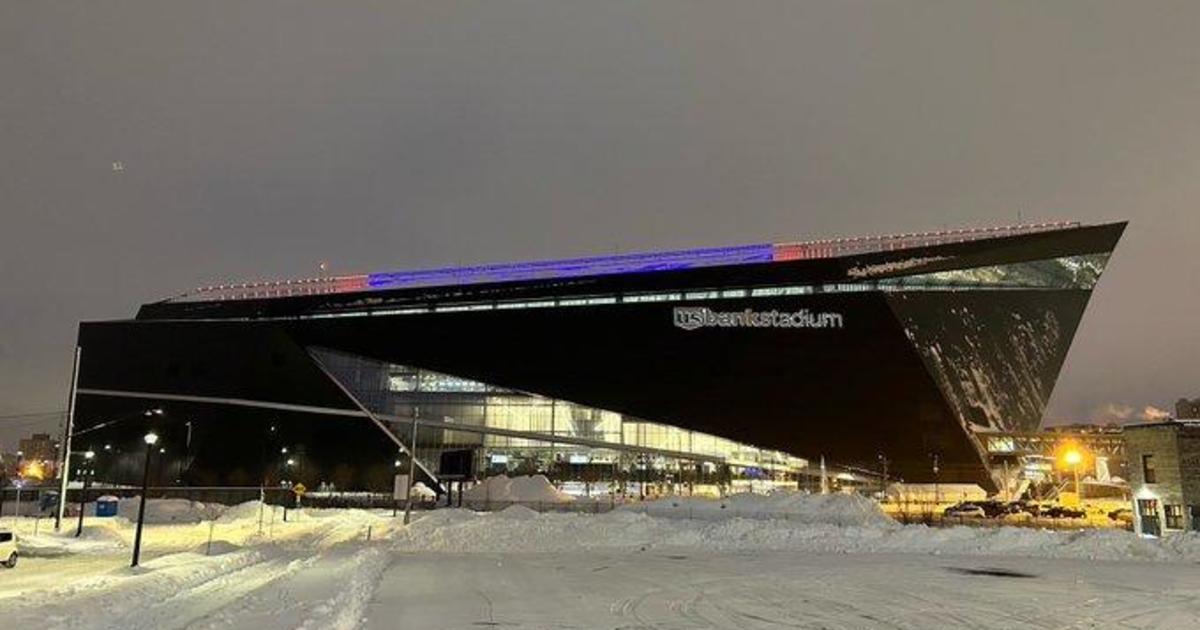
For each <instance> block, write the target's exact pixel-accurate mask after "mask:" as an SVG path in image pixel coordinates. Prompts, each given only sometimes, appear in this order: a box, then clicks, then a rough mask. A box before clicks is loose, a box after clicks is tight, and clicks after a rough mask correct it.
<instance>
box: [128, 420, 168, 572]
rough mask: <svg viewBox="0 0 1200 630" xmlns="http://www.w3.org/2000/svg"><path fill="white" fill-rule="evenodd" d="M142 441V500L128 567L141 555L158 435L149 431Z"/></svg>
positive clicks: (135, 562)
mask: <svg viewBox="0 0 1200 630" xmlns="http://www.w3.org/2000/svg"><path fill="white" fill-rule="evenodd" d="M160 413H161V412H160ZM146 414H147V415H149V414H150V412H149V411H147V412H146ZM142 440H144V441H145V442H146V469H145V471H144V472H143V473H142V500H141V502H140V503H139V504H138V520H137V533H135V534H134V536H133V564H131V565H129V566H131V567H136V566H137V565H138V559H139V556H141V553H142V523H143V522H144V521H145V520H146V493H147V492H148V491H149V489H150V455H151V454H152V453H153V452H154V445H155V444H157V443H158V434H157V433H155V432H153V431H150V432H149V433H147V434H146V435H145V436H144V437H143V438H142Z"/></svg>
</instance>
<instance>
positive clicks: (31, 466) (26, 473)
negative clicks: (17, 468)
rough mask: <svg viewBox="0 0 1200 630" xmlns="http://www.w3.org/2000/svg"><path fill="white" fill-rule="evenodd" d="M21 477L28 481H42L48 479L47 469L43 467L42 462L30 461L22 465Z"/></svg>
mask: <svg viewBox="0 0 1200 630" xmlns="http://www.w3.org/2000/svg"><path fill="white" fill-rule="evenodd" d="M21 476H22V477H24V478H26V479H36V480H37V481H41V480H43V479H45V478H46V469H45V467H43V466H42V462H39V461H37V460H36V459H35V460H30V461H27V462H25V463H24V464H22V465H21Z"/></svg>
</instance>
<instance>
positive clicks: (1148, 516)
mask: <svg viewBox="0 0 1200 630" xmlns="http://www.w3.org/2000/svg"><path fill="white" fill-rule="evenodd" d="M1137 505H1138V519H1139V520H1140V521H1141V523H1142V535H1144V536H1161V535H1162V523H1161V522H1160V521H1159V519H1158V500H1157V499H1138V502H1137Z"/></svg>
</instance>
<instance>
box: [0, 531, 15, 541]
mask: <svg viewBox="0 0 1200 630" xmlns="http://www.w3.org/2000/svg"><path fill="white" fill-rule="evenodd" d="M12 537H13V535H12V534H10V533H8V532H0V542H9V541H10V540H12Z"/></svg>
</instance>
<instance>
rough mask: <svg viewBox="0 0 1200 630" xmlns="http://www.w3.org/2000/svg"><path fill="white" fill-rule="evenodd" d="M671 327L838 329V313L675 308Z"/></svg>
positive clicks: (841, 324)
mask: <svg viewBox="0 0 1200 630" xmlns="http://www.w3.org/2000/svg"><path fill="white" fill-rule="evenodd" d="M675 326H676V327H677V328H682V329H684V330H696V329H698V328H842V327H843V326H844V321H843V318H842V314H841V313H814V312H812V311H810V310H808V309H801V310H799V311H755V310H753V309H745V310H742V311H714V310H712V309H711V308H708V307H705V306H681V307H676V308H675Z"/></svg>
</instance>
